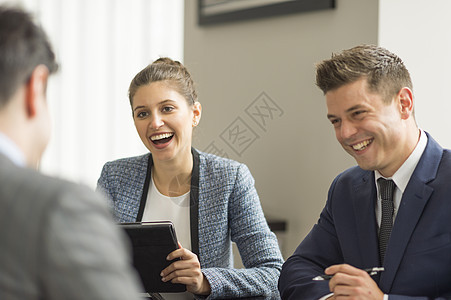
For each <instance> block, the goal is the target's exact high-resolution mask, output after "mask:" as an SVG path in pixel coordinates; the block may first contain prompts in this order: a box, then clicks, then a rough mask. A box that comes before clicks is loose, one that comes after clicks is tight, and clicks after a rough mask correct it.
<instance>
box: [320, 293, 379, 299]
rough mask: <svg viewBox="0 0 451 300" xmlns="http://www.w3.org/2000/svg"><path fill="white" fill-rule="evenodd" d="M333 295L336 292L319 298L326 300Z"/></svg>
mask: <svg viewBox="0 0 451 300" xmlns="http://www.w3.org/2000/svg"><path fill="white" fill-rule="evenodd" d="M333 295H334V293H330V294H327V295H326V296H323V297H321V298H319V299H318V300H326V299H327V298H329V297H330V296H333ZM387 299H388V298H387ZM387 299H385V298H384V300H387Z"/></svg>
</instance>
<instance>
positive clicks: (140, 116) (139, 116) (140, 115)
mask: <svg viewBox="0 0 451 300" xmlns="http://www.w3.org/2000/svg"><path fill="white" fill-rule="evenodd" d="M147 115H148V113H147V112H145V111H141V112H139V113H138V114H137V115H136V117H138V118H144V117H146V116H147Z"/></svg>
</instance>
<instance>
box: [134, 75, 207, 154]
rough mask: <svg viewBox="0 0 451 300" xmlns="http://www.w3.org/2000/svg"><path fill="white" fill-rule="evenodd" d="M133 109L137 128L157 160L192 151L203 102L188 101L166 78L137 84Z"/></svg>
mask: <svg viewBox="0 0 451 300" xmlns="http://www.w3.org/2000/svg"><path fill="white" fill-rule="evenodd" d="M132 110H133V120H134V122H135V127H136V130H137V131H138V134H139V136H140V138H141V140H142V142H143V143H144V145H145V146H146V147H147V149H149V151H150V152H152V157H153V159H154V160H160V161H170V160H177V159H185V158H186V156H187V155H191V139H192V132H193V127H194V126H196V125H197V124H198V123H199V120H200V115H201V106H200V103H198V102H196V103H195V104H194V105H189V104H188V102H187V101H186V99H185V98H184V97H183V96H182V95H181V94H179V93H178V92H177V91H176V90H175V89H173V88H172V87H171V86H170V85H169V84H168V83H167V82H164V81H157V82H152V83H150V84H147V85H144V86H141V87H139V88H138V90H137V91H136V93H135V96H134V97H133V104H132Z"/></svg>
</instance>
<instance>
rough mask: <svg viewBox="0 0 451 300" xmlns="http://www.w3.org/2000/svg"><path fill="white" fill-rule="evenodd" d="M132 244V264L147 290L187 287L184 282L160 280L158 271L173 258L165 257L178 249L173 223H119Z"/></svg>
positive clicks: (168, 289)
mask: <svg viewBox="0 0 451 300" xmlns="http://www.w3.org/2000/svg"><path fill="white" fill-rule="evenodd" d="M119 226H120V227H122V228H123V229H124V230H125V232H126V233H127V235H128V237H129V238H130V241H131V244H132V247H133V265H134V266H135V268H136V270H137V271H138V274H139V276H140V277H141V280H142V283H143V286H144V289H145V291H146V292H147V293H176V292H184V291H186V286H185V285H184V284H174V283H171V282H163V281H161V276H160V273H161V271H162V270H163V269H164V268H166V267H167V266H169V265H170V264H171V263H172V262H173V261H168V260H166V257H167V256H168V254H169V253H171V252H172V251H174V250H176V249H178V243H177V237H176V235H175V229H174V225H173V224H172V222H170V221H162V222H141V223H120V224H119Z"/></svg>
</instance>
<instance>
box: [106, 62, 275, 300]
mask: <svg viewBox="0 0 451 300" xmlns="http://www.w3.org/2000/svg"><path fill="white" fill-rule="evenodd" d="M129 99H130V104H131V108H132V112H133V120H134V123H135V126H136V130H137V131H138V134H139V136H140V138H141V140H142V142H143V143H144V145H145V146H146V147H147V149H149V151H150V153H148V154H145V155H142V156H137V157H130V158H124V159H120V160H117V161H113V162H108V163H107V164H105V166H104V167H103V170H102V174H101V176H100V178H99V181H98V188H99V189H102V190H103V191H104V192H106V193H107V196H108V197H109V199H110V200H111V204H112V206H113V207H114V214H115V217H116V219H117V220H118V221H119V222H139V221H156V220H171V221H172V222H173V223H174V224H175V228H176V231H177V237H178V239H179V241H180V244H181V248H180V249H178V250H175V251H174V252H172V253H170V254H169V256H168V259H169V260H172V259H174V258H176V257H179V258H181V260H179V261H177V262H174V263H172V264H171V265H170V266H169V267H167V268H166V269H165V270H162V272H161V276H162V280H163V281H171V282H173V283H182V284H185V285H186V287H187V291H188V292H190V293H192V294H195V295H203V296H209V298H212V299H213V298H231V297H248V296H258V295H263V296H266V297H270V298H271V299H274V298H275V299H277V298H278V297H279V295H278V291H277V280H278V277H279V274H280V269H281V266H282V263H283V259H282V256H281V254H280V250H279V247H278V244H277V239H276V237H275V235H274V234H273V233H272V232H271V231H270V230H269V228H268V225H267V222H266V220H265V217H264V215H263V212H262V209H261V205H260V201H259V198H258V195H257V192H256V190H255V187H254V179H253V178H252V175H251V174H250V172H249V169H248V168H247V167H246V166H245V165H243V164H240V163H238V162H235V161H232V160H229V159H225V158H221V157H217V156H214V155H211V154H207V153H203V152H200V151H198V150H196V149H194V148H192V147H191V142H192V132H193V128H194V127H196V126H197V125H198V124H199V120H200V117H201V110H202V108H201V105H200V103H199V102H197V94H196V91H195V89H194V84H193V81H192V79H191V76H190V74H189V73H188V71H187V69H186V68H185V67H184V66H183V65H182V64H180V63H179V62H177V61H173V60H171V59H169V58H160V59H158V60H156V61H155V62H154V63H152V64H151V65H149V66H147V67H146V68H144V69H143V70H142V71H141V72H139V73H138V74H137V75H136V76H135V78H134V79H133V80H132V82H131V84H130V88H129ZM232 241H233V242H235V243H236V244H237V246H238V249H239V251H240V254H241V258H242V261H243V264H244V266H245V267H246V269H233V259H232V253H231V242H232ZM192 297H193V296H192V295H190V298H192ZM184 299H189V298H184Z"/></svg>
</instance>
